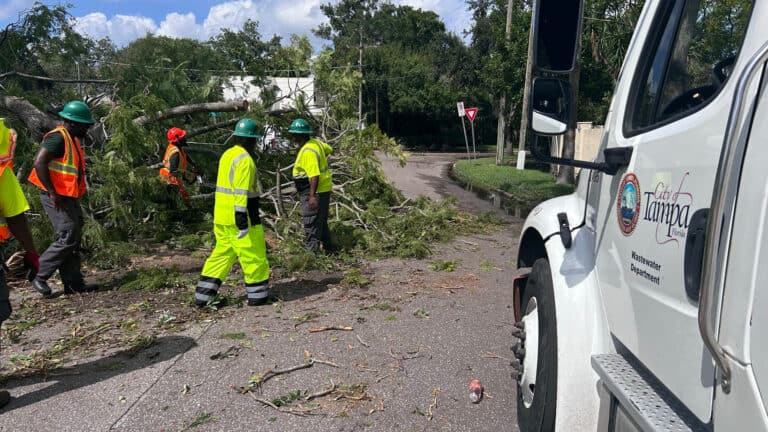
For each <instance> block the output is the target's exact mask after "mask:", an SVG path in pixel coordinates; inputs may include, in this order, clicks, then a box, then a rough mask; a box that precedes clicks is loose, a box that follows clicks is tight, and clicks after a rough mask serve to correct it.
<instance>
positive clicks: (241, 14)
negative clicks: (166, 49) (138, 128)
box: [0, 0, 469, 46]
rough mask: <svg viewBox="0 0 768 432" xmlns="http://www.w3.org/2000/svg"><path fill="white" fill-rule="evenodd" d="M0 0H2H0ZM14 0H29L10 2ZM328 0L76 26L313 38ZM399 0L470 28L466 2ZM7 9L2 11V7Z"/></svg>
mask: <svg viewBox="0 0 768 432" xmlns="http://www.w3.org/2000/svg"><path fill="white" fill-rule="evenodd" d="M0 1H1V0H0ZM11 1H12V2H19V1H27V2H28V1H29V0H11ZM325 1H326V0H293V1H292V2H291V3H287V2H285V1H284V0H231V1H225V2H222V3H219V4H216V5H214V6H212V7H211V8H210V9H209V11H208V14H207V16H206V17H205V18H203V19H202V22H198V20H197V17H195V15H194V14H193V13H181V12H173V13H169V14H168V15H166V16H165V18H164V19H163V20H162V22H160V24H159V25H158V24H157V23H156V22H155V21H154V20H152V19H151V18H146V17H142V16H127V15H115V16H113V17H111V18H109V17H107V16H106V15H104V14H103V13H101V12H96V13H91V14H88V15H85V16H83V17H80V18H77V19H76V29H77V30H78V31H79V32H81V33H84V34H87V35H89V36H91V37H94V38H102V37H105V36H109V37H110V39H112V41H113V42H114V43H115V44H117V45H118V46H124V45H126V44H128V43H129V42H130V41H132V40H134V39H137V38H140V37H144V36H145V35H146V33H147V32H150V33H153V34H157V35H161V36H169V37H179V38H182V37H183V38H193V39H199V40H207V39H209V38H211V37H214V36H216V35H217V34H218V33H219V32H220V31H221V29H231V30H235V31H237V30H239V29H241V28H242V26H243V24H244V23H245V22H246V21H247V20H249V19H250V20H253V21H257V22H258V23H259V33H261V35H262V38H263V39H269V38H271V37H272V36H273V35H275V34H277V35H278V36H281V37H282V38H283V39H284V40H288V38H289V36H290V35H291V34H292V33H296V34H299V35H308V36H310V39H311V40H313V41H316V42H317V40H316V39H315V38H314V37H313V36H312V30H313V29H314V28H316V27H317V26H318V25H319V24H321V23H323V22H326V21H327V20H326V18H325V16H324V15H323V14H322V12H321V11H320V4H321V2H325ZM395 3H396V4H401V5H408V6H412V7H414V8H416V9H423V10H432V11H434V12H436V13H438V14H439V15H440V16H441V18H442V19H443V21H444V22H445V24H446V27H447V29H448V30H449V31H453V32H456V33H459V34H461V31H462V30H463V29H464V28H467V27H468V26H469V14H468V12H466V10H465V9H466V5H465V3H464V2H463V0H449V1H446V0H442V1H441V0H397V1H395ZM0 11H2V9H0Z"/></svg>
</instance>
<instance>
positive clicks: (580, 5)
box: [531, 0, 584, 73]
mask: <svg viewBox="0 0 768 432" xmlns="http://www.w3.org/2000/svg"><path fill="white" fill-rule="evenodd" d="M583 11H584V0H534V2H533V20H532V23H533V28H532V29H531V31H533V32H534V42H533V61H534V68H535V69H536V70H537V71H540V72H554V73H567V72H570V71H572V70H573V68H574V65H575V64H576V55H577V54H578V53H577V52H576V47H577V42H578V40H579V37H581V17H582V13H583Z"/></svg>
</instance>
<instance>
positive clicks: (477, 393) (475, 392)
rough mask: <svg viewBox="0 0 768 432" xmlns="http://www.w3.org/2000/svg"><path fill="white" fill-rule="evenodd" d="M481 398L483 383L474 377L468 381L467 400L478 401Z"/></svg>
mask: <svg viewBox="0 0 768 432" xmlns="http://www.w3.org/2000/svg"><path fill="white" fill-rule="evenodd" d="M482 398H483V384H482V383H480V380H479V379H477V378H475V379H473V380H472V381H470V382H469V400H470V402H472V403H478V402H480V400H481V399H482Z"/></svg>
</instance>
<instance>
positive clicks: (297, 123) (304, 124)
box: [288, 118, 312, 135]
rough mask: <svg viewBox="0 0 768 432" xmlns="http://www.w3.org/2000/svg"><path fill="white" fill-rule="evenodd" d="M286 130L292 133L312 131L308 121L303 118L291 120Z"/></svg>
mask: <svg viewBox="0 0 768 432" xmlns="http://www.w3.org/2000/svg"><path fill="white" fill-rule="evenodd" d="M288 132H290V133H294V134H304V135H309V134H311V133H312V128H311V127H309V122H308V121H306V120H304V119H303V118H297V119H296V120H294V121H293V122H291V127H290V128H289V129H288Z"/></svg>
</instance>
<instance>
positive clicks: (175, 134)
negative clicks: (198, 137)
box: [167, 127, 187, 143]
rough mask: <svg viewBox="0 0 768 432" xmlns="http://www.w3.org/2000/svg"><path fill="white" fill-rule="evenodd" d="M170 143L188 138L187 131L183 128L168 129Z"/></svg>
mask: <svg viewBox="0 0 768 432" xmlns="http://www.w3.org/2000/svg"><path fill="white" fill-rule="evenodd" d="M167 136H168V142H172V143H174V142H177V141H178V140H180V139H182V138H184V137H185V136H187V131H185V130H184V129H182V128H177V127H172V128H170V129H168V134H167Z"/></svg>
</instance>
